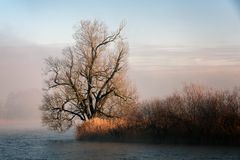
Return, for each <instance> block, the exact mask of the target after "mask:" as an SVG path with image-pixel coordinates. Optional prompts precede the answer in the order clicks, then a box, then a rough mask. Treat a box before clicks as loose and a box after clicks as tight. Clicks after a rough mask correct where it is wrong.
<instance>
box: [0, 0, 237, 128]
mask: <svg viewBox="0 0 240 160" xmlns="http://www.w3.org/2000/svg"><path fill="white" fill-rule="evenodd" d="M86 19H87V20H89V19H90V20H94V19H97V20H100V21H103V22H105V23H106V24H107V26H108V27H109V30H114V29H115V28H117V27H118V25H119V24H120V23H121V21H125V22H126V23H127V26H126V28H125V30H124V35H125V37H126V38H127V40H128V42H129V48H130V50H129V54H130V55H129V72H128V73H129V78H130V79H131V80H132V82H133V84H134V85H136V88H137V91H138V93H139V97H140V99H147V98H155V97H162V96H166V95H169V94H171V93H172V92H173V91H175V90H178V89H180V88H182V86H183V85H184V84H187V83H197V84H200V85H206V86H210V87H217V88H232V87H234V86H240V81H239V79H240V74H239V73H240V1H238V0H121V1H120V0H119V1H117V0H101V1H100V0H99V1H97V0H95V1H93V0H88V1H87V0H84V1H81V0H78V1H77V0H48V1H46V0H41V1H40V0H39V1H37V0H0V75H1V83H0V88H1V90H0V122H1V114H4V113H5V112H6V111H9V112H11V111H14V112H19V116H18V115H17V114H16V118H15V119H14V120H13V121H14V123H15V120H16V119H19V122H20V120H22V121H24V120H25V121H29V119H31V118H32V119H34V120H35V121H37V123H39V124H40V116H39V110H38V106H39V104H40V103H41V88H42V87H43V75H42V69H43V68H44V63H43V59H44V58H46V57H48V56H50V55H54V56H56V55H60V53H61V50H62V49H63V48H64V47H65V46H66V45H69V44H71V43H72V42H73V39H72V34H73V33H74V27H73V26H74V25H77V24H78V22H79V21H80V20H86ZM13 97H14V98H13ZM31 107H33V108H32V110H31V112H32V113H35V114H31V115H32V116H33V117H26V118H25V119H22V117H24V116H22V115H29V116H31V115H30V114H27V113H28V112H29V109H30V108H31ZM20 115H21V116H20ZM36 117H38V118H36ZM5 118H6V117H5ZM33 122H34V121H33ZM0 125H1V123H0ZM0 128H1V126H0Z"/></svg>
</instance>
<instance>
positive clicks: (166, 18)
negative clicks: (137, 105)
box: [0, 0, 240, 46]
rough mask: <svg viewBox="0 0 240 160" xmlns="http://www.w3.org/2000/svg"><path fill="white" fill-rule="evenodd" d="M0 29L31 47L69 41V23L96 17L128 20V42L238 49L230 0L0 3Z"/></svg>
mask: <svg viewBox="0 0 240 160" xmlns="http://www.w3.org/2000/svg"><path fill="white" fill-rule="evenodd" d="M0 2H1V4H0V12H1V14H0V26H1V27H0V29H1V30H4V31H5V32H6V31H9V32H10V33H14V34H17V35H18V36H19V37H20V38H22V39H25V40H27V41H30V42H34V43H41V44H49V43H50V44H53V43H69V42H71V40H72V37H71V35H72V33H73V31H74V30H73V25H75V24H77V22H79V21H80V20H82V19H99V20H102V21H104V22H105V23H106V24H107V25H108V26H109V27H110V28H116V26H117V25H118V24H119V23H120V22H121V21H122V20H125V21H126V22H127V28H126V37H128V39H129V41H130V43H132V44H135V43H137V44H155V45H156V44H157V45H198V46H199V45H200V46H201V45H229V44H231V45H233V44H236V45H238V44H239V42H240V21H239V20H240V19H239V18H240V17H239V13H238V9H237V7H236V4H237V3H234V1H231V0H211V1H209V0H201V1H198V0H192V1H189V0H181V1H179V0H169V1H164V0H151V1H147V0H145V1H144V0H141V1H137V0H131V1H129V0H121V1H116V0H112V1H110V0H102V1H93V0H90V1H80V0H79V1H74V0H70V1H64V0H58V1H57V0H48V1H44V0H43V1H37V0H25V1H24V0H15V1H14V0H5V1H4V0H2V1H0Z"/></svg>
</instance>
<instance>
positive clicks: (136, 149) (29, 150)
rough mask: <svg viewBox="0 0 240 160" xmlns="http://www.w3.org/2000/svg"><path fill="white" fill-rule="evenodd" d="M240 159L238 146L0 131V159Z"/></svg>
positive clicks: (42, 132)
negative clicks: (112, 140)
mask: <svg viewBox="0 0 240 160" xmlns="http://www.w3.org/2000/svg"><path fill="white" fill-rule="evenodd" d="M30 159H33V160H45V159H46V160H55V159H57V160H68V159H69V160H70V159H71V160H72V159H73V160H75V159H76V160H80V159H81V160H111V159H120V160H128V159H129V160H135V159H136V160H138V159H140V160H145V159H146V160H240V148H239V147H220V146H218V147H217V146H210V147H209V146H208V147H207V146H184V145H150V144H133V143H130V144H129V143H100V142H99V143H98V142H79V141H76V140H75V139H74V135H72V134H70V133H67V134H64V135H62V134H54V133H51V132H48V131H24V132H23V131H21V132H20V131H17V132H16V131H15V132H13V131H12V132H1V133H0V160H30Z"/></svg>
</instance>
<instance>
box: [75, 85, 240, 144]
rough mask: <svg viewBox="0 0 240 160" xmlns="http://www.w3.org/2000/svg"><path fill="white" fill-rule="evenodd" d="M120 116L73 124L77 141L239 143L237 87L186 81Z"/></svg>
mask: <svg viewBox="0 0 240 160" xmlns="http://www.w3.org/2000/svg"><path fill="white" fill-rule="evenodd" d="M137 106H138V107H136V108H134V109H133V110H132V111H131V112H129V114H128V115H126V116H125V117H122V118H115V119H107V118H93V119H90V120H88V121H86V122H84V123H82V124H81V125H79V126H77V127H76V138H77V139H78V140H80V141H84V140H87V141H102V142H105V141H116V142H141V143H160V144H200V145H205V144H207V145H209V144H210V145H237V146H239V145H240V88H234V89H232V90H218V89H212V88H206V87H202V86H198V85H194V84H191V85H187V86H185V87H184V88H183V89H182V90H181V91H180V92H175V93H173V94H172V95H170V96H168V97H165V98H162V99H154V100H149V101H144V102H142V103H140V104H138V105H137Z"/></svg>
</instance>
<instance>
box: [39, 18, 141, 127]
mask: <svg viewBox="0 0 240 160" xmlns="http://www.w3.org/2000/svg"><path fill="white" fill-rule="evenodd" d="M123 28H124V25H120V26H119V28H118V29H117V31H115V32H112V33H109V32H108V31H107V27H106V26H105V25H104V24H103V23H101V22H98V21H96V20H95V21H93V22H92V21H81V23H80V26H78V29H77V30H76V32H75V34H74V36H73V37H74V40H75V44H74V45H73V46H71V47H68V48H65V49H64V50H63V56H62V57H61V58H53V57H49V58H48V59H46V64H47V67H46V69H47V71H46V84H47V89H46V90H45V91H44V96H43V104H42V106H41V107H40V109H41V110H42V112H43V116H42V121H43V124H45V125H48V126H49V127H50V128H51V129H53V130H58V131H65V130H67V129H68V128H69V127H71V126H72V124H73V122H74V121H75V120H76V119H80V120H82V121H86V120H88V119H91V118H93V117H96V116H98V117H99V116H101V117H109V118H112V117H120V116H123V115H124V114H126V112H128V110H129V108H131V107H132V106H133V105H134V104H135V97H136V96H135V92H134V89H133V88H132V87H131V86H130V85H129V83H128V81H127V80H126V68H127V55H128V45H127V43H126V42H125V40H124V39H123V38H122V36H121V32H122V30H123Z"/></svg>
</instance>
